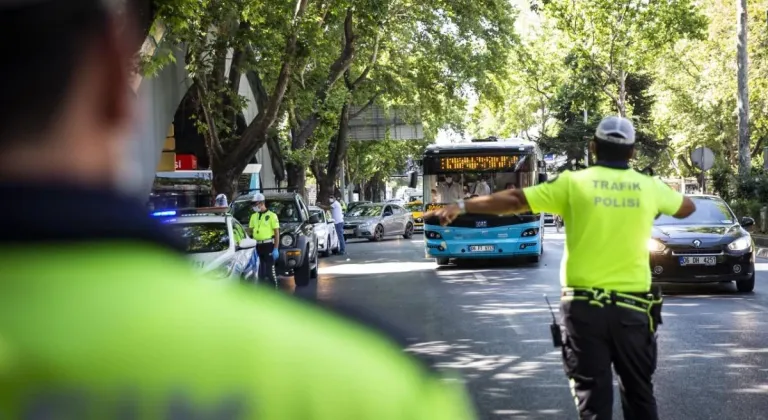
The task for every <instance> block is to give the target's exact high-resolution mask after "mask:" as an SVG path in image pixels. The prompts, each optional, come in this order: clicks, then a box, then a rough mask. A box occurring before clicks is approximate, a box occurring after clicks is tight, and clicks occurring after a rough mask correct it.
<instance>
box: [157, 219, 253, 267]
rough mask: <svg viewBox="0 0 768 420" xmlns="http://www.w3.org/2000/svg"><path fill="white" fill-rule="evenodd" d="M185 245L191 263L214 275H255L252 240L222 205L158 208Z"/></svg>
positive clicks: (165, 221) (164, 220)
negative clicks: (220, 206) (176, 208)
mask: <svg viewBox="0 0 768 420" xmlns="http://www.w3.org/2000/svg"><path fill="white" fill-rule="evenodd" d="M152 215H153V216H155V217H159V218H162V221H163V222H164V223H166V224H168V225H169V228H170V229H171V231H173V232H174V233H176V234H177V235H178V236H179V237H180V238H181V239H182V241H183V243H184V245H185V246H186V252H187V254H188V256H189V258H190V259H191V260H192V262H193V264H194V265H195V267H197V268H198V269H199V270H200V271H202V272H203V273H205V274H207V275H209V276H213V277H214V278H218V279H231V280H239V279H246V280H248V279H255V278H256V275H257V273H258V264H259V262H258V257H257V256H256V253H255V249H256V241H255V240H253V239H251V238H249V237H248V235H247V233H246V231H245V229H244V228H243V226H242V225H241V224H240V223H239V222H238V221H237V220H235V218H234V217H232V215H230V214H229V213H227V209H226V208H223V209H222V208H197V209H179V210H169V211H158V212H154V213H153V214H152Z"/></svg>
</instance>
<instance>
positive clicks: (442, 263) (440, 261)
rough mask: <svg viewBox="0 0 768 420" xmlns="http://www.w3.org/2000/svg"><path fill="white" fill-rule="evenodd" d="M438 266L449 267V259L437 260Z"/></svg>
mask: <svg viewBox="0 0 768 420" xmlns="http://www.w3.org/2000/svg"><path fill="white" fill-rule="evenodd" d="M435 261H437V265H448V258H436V259H435Z"/></svg>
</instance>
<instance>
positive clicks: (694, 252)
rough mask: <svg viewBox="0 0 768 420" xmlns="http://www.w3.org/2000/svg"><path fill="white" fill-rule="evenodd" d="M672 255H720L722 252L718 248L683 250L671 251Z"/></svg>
mask: <svg viewBox="0 0 768 420" xmlns="http://www.w3.org/2000/svg"><path fill="white" fill-rule="evenodd" d="M672 253H673V254H674V255H705V254H709V255H720V254H722V253H723V250H722V249H720V248H683V249H672Z"/></svg>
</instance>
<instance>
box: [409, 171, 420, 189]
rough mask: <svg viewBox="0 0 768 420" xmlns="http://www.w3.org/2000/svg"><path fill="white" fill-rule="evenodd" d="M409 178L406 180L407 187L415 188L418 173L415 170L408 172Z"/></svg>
mask: <svg viewBox="0 0 768 420" xmlns="http://www.w3.org/2000/svg"><path fill="white" fill-rule="evenodd" d="M408 176H409V177H410V179H409V180H408V188H416V185H418V183H419V173H418V172H416V171H413V172H411V173H409V174H408Z"/></svg>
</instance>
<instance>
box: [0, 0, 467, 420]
mask: <svg viewBox="0 0 768 420" xmlns="http://www.w3.org/2000/svg"><path fill="white" fill-rule="evenodd" d="M143 3H144V4H145V5H146V6H147V8H148V7H149V4H150V2H149V1H146V0H145V1H144V2H143ZM138 5H139V2H138V1H136V0H125V1H118V2H115V1H104V0H70V1H55V0H4V1H0V56H1V57H3V59H4V60H8V63H11V64H9V65H6V66H4V67H3V73H2V77H0V92H2V98H3V103H4V104H7V105H8V106H7V107H4V109H3V112H1V113H0V197H4V199H3V200H0V280H2V281H0V288H1V289H0V417H2V418H3V419H29V418H61V419H63V418H66V419H83V420H88V419H104V418H132V419H133V418H137V419H138V418H152V419H171V418H173V419H200V418H208V419H212V418H217V419H223V418H227V419H243V420H252V419H259V420H278V419H308V420H336V419H368V420H389V419H400V418H404V417H408V418H412V419H429V420H431V419H445V420H465V419H470V418H472V413H471V411H470V409H469V405H468V404H467V400H466V398H465V394H464V393H463V392H462V391H461V390H460V389H459V388H458V387H456V386H455V385H451V384H448V383H444V382H443V381H441V380H440V376H439V375H438V374H436V373H435V372H433V371H430V370H428V368H427V367H426V366H425V365H422V364H420V363H419V362H418V361H417V360H415V359H414V358H413V357H412V356H408V355H406V354H404V353H403V352H402V350H401V345H400V343H399V342H396V341H394V340H388V339H384V338H383V337H382V336H381V335H379V334H376V333H374V332H373V331H372V330H370V329H368V328H365V327H362V326H361V325H358V324H356V323H353V322H349V321H347V320H344V319H343V318H341V317H339V316H336V315H332V314H330V313H328V312H327V310H323V309H320V308H317V307H311V306H310V305H309V304H308V303H301V302H299V301H297V300H296V299H294V298H292V297H286V296H283V295H282V294H279V293H269V291H264V290H253V289H245V288H241V287H235V286H232V287H222V283H221V282H218V281H202V280H203V279H200V278H198V277H197V276H198V275H197V274H196V271H195V270H194V269H193V268H192V267H191V265H190V263H189V261H188V260H187V258H186V255H184V253H183V248H182V247H179V246H177V244H176V243H175V241H174V238H173V237H170V236H168V235H166V233H165V232H166V231H165V229H164V227H163V226H162V225H160V224H158V223H157V221H156V220H153V219H152V218H150V217H149V215H148V212H147V209H146V207H145V206H144V205H143V204H142V203H143V202H144V201H145V200H146V197H142V198H141V199H139V198H138V197H137V198H136V199H132V198H128V197H126V196H125V195H123V194H122V193H121V192H119V191H118V187H117V185H118V181H119V180H120V176H121V174H122V172H121V171H120V170H119V168H120V165H121V164H122V163H124V158H125V156H121V154H120V153H116V152H117V151H119V150H121V147H122V146H123V145H126V144H127V142H126V140H125V139H126V137H127V136H128V135H129V134H130V131H131V130H130V127H131V126H132V125H133V124H134V121H133V119H132V118H131V112H130V111H131V109H133V108H134V107H133V104H132V101H133V100H134V99H135V98H134V95H133V94H132V93H131V92H129V90H128V89H127V86H128V85H129V79H130V75H131V71H132V69H133V68H135V61H134V57H135V53H136V51H138V49H139V47H140V45H141V43H142V42H143V40H144V37H145V34H142V33H141V32H142V31H141V29H140V25H139V24H138V22H137V21H136V20H135V19H132V18H133V17H134V16H135V15H136V14H137V13H138V12H137V11H134V9H135V8H138ZM114 7H124V8H123V9H121V10H115V9H113V8H114ZM19 40H24V42H19ZM136 123H138V121H136ZM9 197H15V199H8V198H9ZM51 208H55V209H56V217H51V214H50V209H51ZM403 341H405V340H403Z"/></svg>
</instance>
